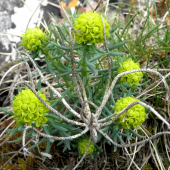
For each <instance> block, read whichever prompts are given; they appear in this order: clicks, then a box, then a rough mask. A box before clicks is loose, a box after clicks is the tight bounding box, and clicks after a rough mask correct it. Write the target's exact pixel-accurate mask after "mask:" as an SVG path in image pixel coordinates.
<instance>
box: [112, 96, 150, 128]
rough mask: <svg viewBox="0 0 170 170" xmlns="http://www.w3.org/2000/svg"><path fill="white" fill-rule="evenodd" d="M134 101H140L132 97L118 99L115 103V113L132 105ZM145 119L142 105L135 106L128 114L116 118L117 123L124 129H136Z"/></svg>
mask: <svg viewBox="0 0 170 170" xmlns="http://www.w3.org/2000/svg"><path fill="white" fill-rule="evenodd" d="M136 101H140V100H138V99H135V98H133V97H126V98H120V100H118V101H117V102H116V109H115V113H118V112H120V111H122V110H123V109H124V108H125V107H127V106H128V105H129V104H130V103H134V102H136ZM146 118H147V115H146V113H145V108H144V107H143V106H142V105H140V104H137V105H134V106H133V107H131V108H130V109H129V110H128V112H125V113H123V114H122V115H121V116H120V117H119V118H118V121H117V123H118V124H120V125H122V126H123V128H124V129H130V128H136V127H137V126H138V125H141V124H142V123H143V122H144V121H145V119H146Z"/></svg>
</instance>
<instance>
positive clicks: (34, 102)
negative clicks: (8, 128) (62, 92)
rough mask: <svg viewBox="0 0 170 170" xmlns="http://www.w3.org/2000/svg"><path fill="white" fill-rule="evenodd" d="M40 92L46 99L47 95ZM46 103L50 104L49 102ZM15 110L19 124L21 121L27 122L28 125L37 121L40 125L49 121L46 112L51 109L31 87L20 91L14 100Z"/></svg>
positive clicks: (15, 118) (15, 117)
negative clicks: (45, 115)
mask: <svg viewBox="0 0 170 170" xmlns="http://www.w3.org/2000/svg"><path fill="white" fill-rule="evenodd" d="M38 93H39V95H40V96H41V98H43V100H45V101H46V96H45V95H44V94H42V93H41V92H38ZM46 103H48V104H49V102H46ZM13 110H14V120H15V121H16V122H17V125H19V124H21V123H27V124H28V125H31V124H32V123H35V125H36V126H37V127H39V126H40V125H41V123H46V122H47V118H45V117H44V113H48V112H49V109H48V108H47V107H45V106H44V105H43V104H42V103H41V101H40V100H39V99H38V98H37V97H36V96H35V94H34V93H33V92H32V91H31V90H30V89H25V90H22V92H19V95H18V96H16V97H15V99H14V101H13Z"/></svg>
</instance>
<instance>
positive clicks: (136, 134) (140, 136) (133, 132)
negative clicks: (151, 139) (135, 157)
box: [129, 129, 146, 138]
mask: <svg viewBox="0 0 170 170" xmlns="http://www.w3.org/2000/svg"><path fill="white" fill-rule="evenodd" d="M129 131H130V132H131V133H132V134H134V135H135V136H137V137H139V138H145V137H146V136H142V135H139V134H138V133H136V132H135V131H133V130H132V129H129Z"/></svg>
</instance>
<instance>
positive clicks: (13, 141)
mask: <svg viewBox="0 0 170 170" xmlns="http://www.w3.org/2000/svg"><path fill="white" fill-rule="evenodd" d="M32 132H33V131H32V130H31V131H30V132H29V133H27V134H26V135H25V138H27V137H29V136H30V135H31V134H32ZM22 139H23V137H21V138H18V139H16V140H12V141H8V143H16V142H19V141H21V140H22Z"/></svg>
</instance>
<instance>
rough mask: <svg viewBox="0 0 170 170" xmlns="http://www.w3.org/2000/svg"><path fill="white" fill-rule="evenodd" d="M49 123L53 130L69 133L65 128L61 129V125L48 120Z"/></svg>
mask: <svg viewBox="0 0 170 170" xmlns="http://www.w3.org/2000/svg"><path fill="white" fill-rule="evenodd" d="M48 123H49V124H50V125H51V126H52V127H53V128H55V129H57V130H59V131H65V132H66V131H68V130H67V129H65V128H63V127H61V126H59V125H60V124H59V123H58V124H57V123H55V122H54V121H52V120H50V121H49V120H48Z"/></svg>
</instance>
